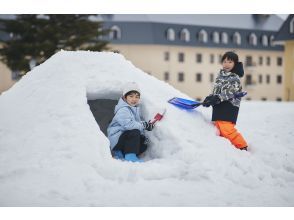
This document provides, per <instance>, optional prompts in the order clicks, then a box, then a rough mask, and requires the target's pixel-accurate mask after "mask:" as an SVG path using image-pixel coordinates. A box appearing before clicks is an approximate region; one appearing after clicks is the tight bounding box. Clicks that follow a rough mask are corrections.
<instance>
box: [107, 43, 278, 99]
mask: <svg viewBox="0 0 294 220" xmlns="http://www.w3.org/2000/svg"><path fill="white" fill-rule="evenodd" d="M111 46H112V48H113V49H114V50H117V51H119V52H120V53H122V54H123V55H124V56H125V57H126V58H127V59H129V60H131V61H132V63H133V64H134V65H135V66H137V67H139V68H140V69H142V70H144V71H145V72H147V73H149V74H151V75H153V76H155V77H157V78H158V79H160V80H164V81H166V82H168V83H169V84H171V85H172V86H174V87H175V88H177V89H179V90H181V91H182V92H184V93H186V94H188V95H189V96H191V97H192V98H195V99H198V100H201V99H203V98H204V97H205V96H207V95H208V94H209V93H210V92H211V89H212V86H213V82H214V79H215V77H216V75H217V73H218V71H219V70H220V68H221V64H220V62H219V61H220V57H221V56H222V54H223V53H224V52H225V51H228V50H232V48H195V47H181V46H165V45H111ZM234 51H235V52H237V53H238V55H239V59H240V60H241V61H243V62H244V68H245V74H246V75H245V76H244V77H243V78H242V83H243V89H244V90H246V91H247V92H248V96H247V97H246V98H247V99H248V100H277V101H281V100H282V99H283V82H282V75H283V65H282V63H280V64H278V63H279V62H282V61H281V60H282V57H283V51H271V52H266V53H265V52H264V51H258V50H256V51H252V50H246V49H235V50H234ZM246 57H247V58H248V57H251V58H250V59H252V63H251V64H247V65H246ZM180 60H181V61H180Z"/></svg>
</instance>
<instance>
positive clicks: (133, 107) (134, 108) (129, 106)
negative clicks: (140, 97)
mask: <svg viewBox="0 0 294 220" xmlns="http://www.w3.org/2000/svg"><path fill="white" fill-rule="evenodd" d="M125 107H127V108H130V109H131V110H132V111H136V109H137V107H138V106H131V105H129V104H128V103H127V102H125V101H124V100H123V98H122V97H121V98H120V99H119V101H118V103H117V105H116V106H115V108H114V114H116V112H117V111H118V110H119V109H121V108H125Z"/></svg>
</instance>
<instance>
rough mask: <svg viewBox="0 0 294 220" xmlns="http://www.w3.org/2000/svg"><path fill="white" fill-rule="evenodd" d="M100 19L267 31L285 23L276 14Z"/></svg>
mask: <svg viewBox="0 0 294 220" xmlns="http://www.w3.org/2000/svg"><path fill="white" fill-rule="evenodd" d="M100 19H101V20H103V21H108V22H148V23H166V24H169V23H170V24H182V25H201V26H210V27H225V28H238V29H250V30H266V31H278V30H279V29H280V27H281V25H282V24H283V19H282V18H280V17H279V16H277V15H274V14H271V15H262V14H259V15H253V14H149V15H146V14H113V15H101V16H100Z"/></svg>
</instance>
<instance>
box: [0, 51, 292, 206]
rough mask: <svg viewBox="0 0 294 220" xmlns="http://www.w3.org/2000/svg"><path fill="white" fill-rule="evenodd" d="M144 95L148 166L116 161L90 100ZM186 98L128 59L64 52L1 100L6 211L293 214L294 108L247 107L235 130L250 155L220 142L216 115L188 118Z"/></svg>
mask: <svg viewBox="0 0 294 220" xmlns="http://www.w3.org/2000/svg"><path fill="white" fill-rule="evenodd" d="M127 81H136V82H138V84H139V85H140V87H141V90H142V100H141V101H142V102H141V104H142V110H143V115H144V117H145V118H146V119H151V118H152V116H153V115H154V114H155V113H156V112H157V111H158V110H160V109H162V108H164V107H165V108H167V113H166V115H165V118H164V119H163V120H162V121H161V122H159V123H158V124H157V126H156V128H155V129H154V130H153V131H152V132H149V133H148V136H149V138H150V139H151V145H150V148H149V150H148V152H147V153H146V155H145V156H144V159H145V160H146V162H145V163H129V162H121V161H118V160H114V159H112V158H111V155H110V152H109V147H108V146H109V142H108V139H107V138H106V137H105V135H104V134H103V133H102V132H101V131H100V130H99V127H98V126H97V123H96V122H95V120H94V117H93V115H92V113H91V111H90V109H89V105H88V104H87V99H91V100H94V99H97V98H106V99H118V98H119V96H120V93H121V88H122V86H123V84H124V83H125V82H127ZM174 96H180V97H187V96H186V95H184V94H182V93H180V92H179V91H177V90H175V89H174V88H172V87H171V86H169V85H168V84H166V83H164V82H161V81H159V80H157V79H156V78H154V77H152V76H149V75H148V74H145V73H143V72H142V71H141V70H139V69H137V68H135V67H134V66H133V65H132V64H131V63H130V62H128V61H126V60H125V59H124V58H123V57H122V56H121V55H118V54H113V53H94V52H60V53H58V54H56V55H54V56H53V57H52V58H50V59H49V60H48V61H46V62H45V63H44V64H42V65H40V66H38V67H36V68H35V69H33V70H32V71H31V72H30V73H29V74H27V76H25V77H24V78H23V79H22V80H21V81H20V82H18V83H17V84H16V85H15V86H14V87H13V88H12V89H10V90H9V91H8V92H6V93H3V94H2V95H1V96H0V206H293V205H294V155H293V152H294V144H293V143H292V141H293V135H294V103H277V102H245V101H244V102H242V103H241V109H240V113H239V119H238V124H237V127H238V129H239V130H240V131H241V132H242V134H243V135H244V137H245V138H246V140H247V141H248V142H249V145H250V146H249V148H250V151H249V152H245V151H239V150H236V149H235V148H234V147H232V145H231V144H230V143H229V142H228V141H227V140H225V139H223V138H221V137H218V136H217V135H216V134H217V131H216V129H215V128H214V126H213V125H212V124H211V122H210V114H211V109H206V108H202V107H199V108H198V109H197V110H193V111H184V110H180V109H178V108H176V107H174V106H171V105H169V104H168V103H167V102H166V100H168V99H170V98H172V97H174Z"/></svg>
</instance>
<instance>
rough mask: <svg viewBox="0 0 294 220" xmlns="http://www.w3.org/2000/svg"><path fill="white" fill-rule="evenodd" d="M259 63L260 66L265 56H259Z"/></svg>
mask: <svg viewBox="0 0 294 220" xmlns="http://www.w3.org/2000/svg"><path fill="white" fill-rule="evenodd" d="M258 63H259V65H260V66H261V65H262V64H263V57H259V58H258Z"/></svg>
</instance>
